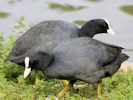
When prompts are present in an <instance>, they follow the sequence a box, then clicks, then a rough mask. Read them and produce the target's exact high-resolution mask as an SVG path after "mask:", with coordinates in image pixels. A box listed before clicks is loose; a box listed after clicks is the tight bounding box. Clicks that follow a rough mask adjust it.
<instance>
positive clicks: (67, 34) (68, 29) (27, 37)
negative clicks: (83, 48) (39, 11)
mask: <svg viewBox="0 0 133 100" xmlns="http://www.w3.org/2000/svg"><path fill="white" fill-rule="evenodd" d="M77 31H78V27H77V26H75V25H73V24H71V23H67V22H64V21H44V22H41V23H39V24H37V25H35V26H33V27H32V28H31V29H30V30H28V31H27V32H26V33H25V34H23V35H22V36H20V38H18V39H17V40H16V42H15V44H14V46H13V48H12V50H11V52H10V54H9V55H8V57H9V58H10V57H17V56H20V55H23V54H24V53H26V52H27V51H29V50H30V49H41V50H43V51H46V52H48V51H49V52H51V50H53V48H54V47H55V46H56V45H57V44H58V43H60V42H62V41H65V40H68V39H70V38H73V37H76V36H77Z"/></svg>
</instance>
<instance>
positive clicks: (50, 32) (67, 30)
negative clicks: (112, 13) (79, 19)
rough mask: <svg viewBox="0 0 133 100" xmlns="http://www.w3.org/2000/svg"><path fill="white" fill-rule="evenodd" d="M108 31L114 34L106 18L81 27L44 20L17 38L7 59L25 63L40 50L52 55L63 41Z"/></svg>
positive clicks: (89, 22) (91, 21)
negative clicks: (27, 58) (26, 58)
mask: <svg viewBox="0 0 133 100" xmlns="http://www.w3.org/2000/svg"><path fill="white" fill-rule="evenodd" d="M107 32H108V33H111V34H114V33H113V31H112V29H111V28H110V25H109V23H108V21H106V20H104V19H94V20H90V21H88V22H87V23H86V24H85V25H83V27H82V28H81V29H79V28H78V27H77V26H75V25H74V24H71V23H68V22H64V21H59V20H57V21H54V20H53V21H44V22H41V23H39V24H37V25H35V26H33V27H32V28H31V29H29V30H28V31H27V32H26V33H25V34H23V35H22V36H20V38H18V39H17V40H16V42H15V43H14V46H13V48H12V50H11V51H10V53H9V55H8V56H7V58H6V59H5V60H6V61H10V62H13V63H16V64H20V65H24V59H25V57H30V56H31V55H32V54H34V53H36V52H38V51H43V52H45V53H47V54H49V55H51V53H52V50H53V49H54V48H55V47H56V46H57V45H58V44H59V43H61V42H62V41H65V40H69V39H71V38H76V37H83V36H87V37H93V36H94V35H95V34H98V33H107ZM33 59H34V58H33ZM30 60H32V58H31V57H30ZM30 66H33V65H30ZM36 75H37V74H36ZM37 76H38V75H37Z"/></svg>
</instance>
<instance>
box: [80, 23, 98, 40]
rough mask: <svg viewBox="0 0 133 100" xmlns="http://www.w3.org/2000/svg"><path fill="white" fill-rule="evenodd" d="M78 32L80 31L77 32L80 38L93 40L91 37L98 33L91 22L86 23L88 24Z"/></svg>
mask: <svg viewBox="0 0 133 100" xmlns="http://www.w3.org/2000/svg"><path fill="white" fill-rule="evenodd" d="M79 31H80V32H79V36H80V37H90V38H93V36H94V35H95V34H97V33H98V30H97V28H96V27H95V25H94V24H93V23H91V22H88V23H86V24H84V25H83V26H82V27H81V29H80V30H79Z"/></svg>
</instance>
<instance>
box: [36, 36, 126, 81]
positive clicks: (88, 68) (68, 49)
mask: <svg viewBox="0 0 133 100" xmlns="http://www.w3.org/2000/svg"><path fill="white" fill-rule="evenodd" d="M121 50H122V48H121V47H119V46H113V45H109V44H105V43H102V42H100V41H97V40H94V39H91V38H87V37H82V38H76V39H71V40H69V41H66V42H63V43H61V44H60V45H58V46H57V47H56V48H55V49H54V51H53V55H52V56H50V55H47V54H46V53H44V52H43V51H41V53H42V54H38V53H36V55H38V57H42V58H41V59H40V60H38V61H37V62H38V64H39V65H40V66H41V65H42V66H43V67H39V66H38V67H37V68H36V69H39V70H41V71H42V72H43V73H44V74H46V75H47V76H48V77H52V78H57V79H67V80H72V81H73V80H82V81H85V82H88V83H95V82H98V81H99V80H101V79H102V78H104V77H107V76H111V75H113V74H114V73H115V72H117V70H118V69H119V68H120V65H121V63H122V62H124V61H125V60H127V59H128V56H127V55H126V54H124V53H121ZM42 55H43V56H42ZM47 58H49V59H47ZM50 58H51V59H50ZM43 59H45V60H46V62H49V63H47V64H48V65H46V63H44V60H43Z"/></svg>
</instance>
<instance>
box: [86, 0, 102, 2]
mask: <svg viewBox="0 0 133 100" xmlns="http://www.w3.org/2000/svg"><path fill="white" fill-rule="evenodd" d="M87 1H90V2H99V1H102V0H87Z"/></svg>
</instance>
